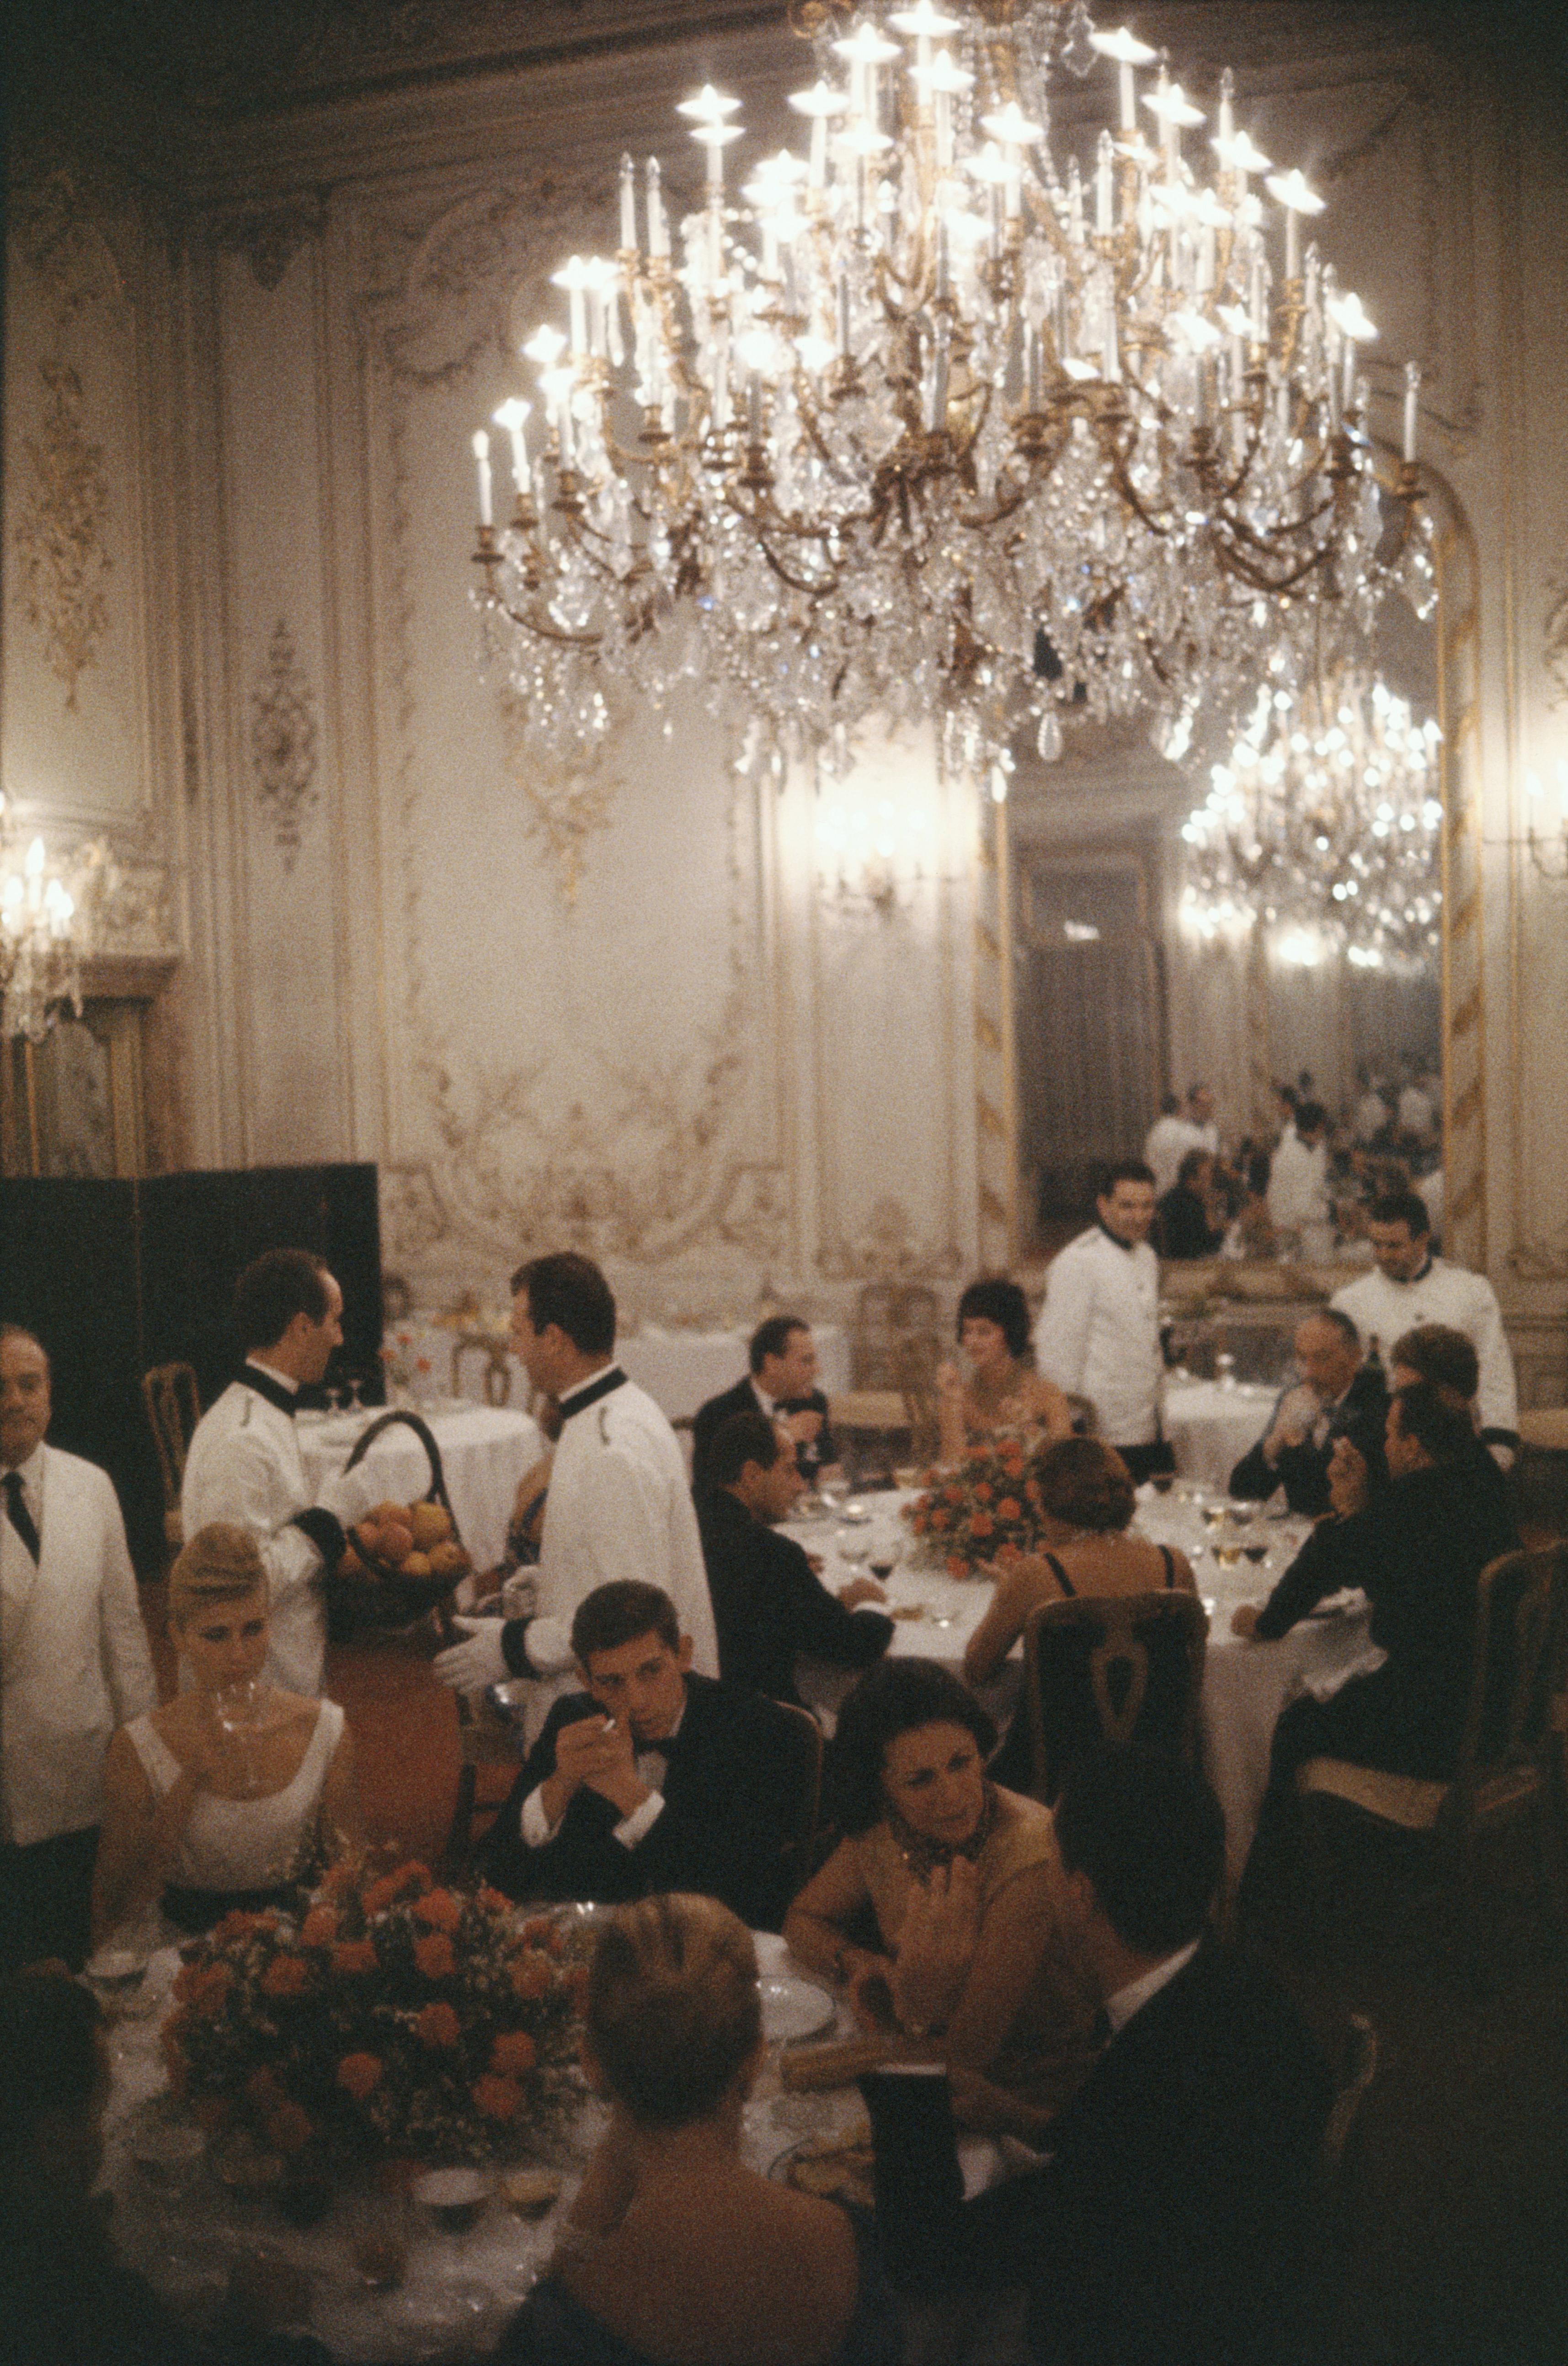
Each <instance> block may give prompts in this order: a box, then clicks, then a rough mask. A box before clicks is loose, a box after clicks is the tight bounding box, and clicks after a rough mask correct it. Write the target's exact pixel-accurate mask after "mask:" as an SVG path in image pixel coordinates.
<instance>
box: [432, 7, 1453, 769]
mask: <svg viewBox="0 0 1568 2366" xmlns="http://www.w3.org/2000/svg"><path fill="white" fill-rule="evenodd" d="M791 15H792V17H794V18H795V20H796V24H797V29H798V30H807V31H811V32H812V35H813V38H814V39H815V44H816V63H817V76H816V79H815V81H814V82H813V83H812V84H811V86H810V87H809V88H808V89H805V90H802V91H800V92H798V93H796V94H795V96H793V98H792V99H791V100H790V105H791V107H793V108H794V109H795V111H796V113H797V114H798V115H799V117H800V118H801V121H802V130H803V131H804V134H805V140H804V152H802V153H795V152H792V151H784V152H780V153H778V154H777V155H774V156H769V157H764V158H761V159H758V160H757V161H756V162H755V163H752V164H751V165H750V166H749V167H748V168H747V170H746V171H745V173H744V174H742V175H740V176H739V186H738V188H736V187H735V186H732V181H733V179H734V175H732V176H731V178H730V179H727V178H726V153H725V152H726V150H727V149H728V148H729V147H730V146H731V144H732V143H733V142H734V141H736V140H738V139H739V138H740V137H741V126H740V124H739V122H738V121H737V120H736V119H735V118H736V115H737V111H738V108H739V105H740V102H739V101H738V100H737V99H734V98H730V97H726V96H723V95H722V94H721V93H720V92H718V91H716V90H714V89H712V88H711V87H707V88H704V89H703V90H702V91H700V93H699V94H698V95H697V96H695V97H694V98H691V99H689V100H688V101H687V102H686V103H685V105H684V106H683V107H682V108H681V113H682V114H683V115H684V117H685V118H686V120H687V126H688V128H689V133H690V137H691V138H692V140H694V141H696V142H697V143H698V144H699V146H700V148H701V149H702V151H703V152H704V154H705V158H706V174H705V185H704V194H703V196H702V197H701V199H700V202H698V203H696V204H694V205H692V206H691V207H690V208H689V209H688V210H684V211H682V212H680V214H679V218H678V220H674V221H673V222H672V220H671V216H670V212H669V211H668V209H667V208H666V185H665V182H664V179H663V176H662V175H661V172H660V168H659V165H658V163H656V162H655V161H650V162H649V163H648V165H647V167H646V172H645V175H644V176H642V177H641V179H640V178H639V175H637V173H636V171H635V170H634V167H633V163H632V160H631V158H630V157H627V158H623V159H622V173H621V199H620V232H619V243H618V247H617V250H616V252H615V254H613V255H590V256H581V255H573V256H571V257H570V258H569V259H568V260H566V262H565V263H564V265H563V266H562V268H561V269H560V270H559V271H557V272H556V273H555V275H554V284H555V285H556V286H557V287H559V288H560V289H561V290H562V291H563V295H564V298H565V315H564V317H565V320H566V329H565V331H564V332H563V330H561V329H558V328H555V327H553V326H545V327H543V328H541V329H540V331H539V332H538V334H537V335H536V336H535V337H533V338H532V340H531V341H530V342H529V343H528V344H526V345H525V346H524V347H523V353H524V355H525V356H526V357H527V358H528V359H529V360H530V361H531V362H532V363H533V364H534V365H535V366H536V377H537V384H536V389H535V395H536V400H523V399H521V398H514V399H512V400H509V401H507V402H505V403H504V404H503V405H502V406H501V408H500V409H499V410H498V411H497V412H496V414H495V423H497V424H498V426H499V427H501V428H502V429H503V430H504V432H505V434H506V436H507V438H508V442H509V445H510V459H511V474H512V480H513V487H514V499H513V503H512V507H511V511H510V516H509V517H507V518H506V519H505V520H504V521H503V522H501V523H498V522H497V519H496V513H495V509H494V502H493V489H492V481H491V464H490V456H489V438H488V435H487V434H486V433H485V432H484V431H481V432H480V433H479V434H476V436H475V437H474V450H475V455H476V460H477V464H478V482H479V528H478V544H477V548H476V554H475V555H476V560H477V562H478V565H479V568H480V570H481V577H480V584H479V587H478V589H477V591H476V599H477V603H478V605H479V609H480V612H481V615H482V617H483V621H484V628H485V636H486V641H487V656H488V657H489V658H490V659H493V660H495V661H498V662H499V664H500V665H502V666H503V667H504V669H505V670H506V673H507V675H508V677H509V679H510V686H511V688H512V690H513V692H514V693H515V695H516V696H517V698H518V700H519V703H520V705H521V708H522V710H523V712H524V713H525V715H526V718H527V724H526V728H527V731H528V732H529V734H530V735H531V736H532V739H533V741H534V743H535V745H536V747H537V748H538V749H539V750H540V752H541V753H543V754H555V755H559V754H562V753H565V752H566V751H568V750H573V749H579V748H580V746H581V744H582V742H583V740H584V739H585V738H593V737H594V736H595V735H596V734H598V733H599V732H601V731H603V730H604V729H606V728H607V727H608V724H609V720H610V708H609V704H608V702H607V699H606V696H605V689H606V687H607V685H608V684H609V683H610V682H628V683H630V684H631V685H633V686H634V687H635V688H636V689H638V690H639V691H640V692H641V693H644V694H645V695H646V696H647V697H649V698H650V699H651V700H652V701H653V702H654V703H655V704H662V703H663V702H664V701H666V699H667V698H668V697H669V696H670V695H671V693H673V692H674V690H675V689H676V688H677V686H678V684H679V683H680V682H682V681H685V680H694V681H698V682H701V683H702V684H703V685H704V687H705V689H706V691H707V693H708V695H709V697H710V700H711V703H712V704H714V705H715V706H716V707H717V706H719V705H721V704H722V703H723V702H724V700H725V698H726V696H727V695H733V696H734V699H735V701H736V703H737V705H738V706H739V708H740V709H741V710H742V711H744V713H745V715H747V716H748V717H749V718H751V719H753V720H756V721H758V722H760V723H761V724H762V725H763V726H764V727H766V728H767V731H768V732H769V734H770V735H771V737H772V738H773V741H774V744H775V745H776V746H778V747H779V748H781V749H784V750H785V751H786V752H788V753H790V754H793V755H806V754H809V753H811V752H812V751H815V750H820V749H823V748H825V747H828V746H830V745H836V746H837V748H838V749H839V750H840V751H842V750H843V749H844V748H845V746H846V742H847V738H848V735H849V734H851V733H853V732H854V731H855V729H856V728H857V727H858V726H859V725H860V724H862V723H863V722H865V721H867V720H868V718H872V717H876V718H878V719H879V721H880V722H881V723H882V724H884V725H887V726H890V727H897V726H898V725H899V724H901V723H904V722H913V721H917V720H932V719H934V720H935V722H936V723H937V725H938V727H939V744H940V749H941V755H942V758H943V760H944V761H945V762H946V764H948V765H954V764H962V765H964V766H966V767H968V768H969V771H970V772H974V773H979V772H980V771H981V770H982V769H983V768H987V767H989V766H991V765H992V764H994V763H995V762H997V761H998V760H1006V759H1007V758H1008V756H1009V753H1010V751H1011V749H1012V747H1013V746H1014V744H1015V742H1016V739H1017V737H1018V734H1019V733H1020V731H1021V730H1022V729H1023V728H1024V727H1026V726H1027V727H1032V728H1033V731H1034V733H1035V736H1036V744H1037V746H1038V749H1039V751H1040V753H1041V754H1042V755H1043V756H1046V757H1047V758H1049V757H1053V756H1055V755H1056V754H1058V753H1059V750H1060V745H1061V731H1060V721H1059V716H1060V713H1061V712H1062V711H1063V710H1064V709H1065V708H1066V707H1067V706H1068V705H1072V706H1073V707H1074V708H1075V710H1076V711H1077V712H1079V713H1083V712H1085V711H1087V712H1088V714H1089V715H1091V716H1092V717H1093V718H1095V719H1097V720H1105V719H1108V718H1109V717H1111V716H1113V715H1124V714H1130V713H1132V712H1135V711H1141V712H1146V713H1148V714H1149V715H1151V717H1152V718H1153V720H1154V721H1155V723H1156V725H1157V726H1158V727H1160V730H1161V733H1162V736H1163V738H1164V743H1165V744H1166V746H1167V749H1168V751H1172V752H1174V751H1178V750H1180V749H1182V748H1183V747H1184V746H1185V744H1186V742H1187V739H1188V738H1190V736H1191V733H1192V729H1193V719H1194V717H1195V716H1196V715H1197V714H1198V713H1199V711H1200V709H1201V708H1214V707H1216V706H1217V707H1218V709H1219V710H1220V711H1224V710H1225V709H1226V708H1228V711H1230V712H1232V713H1234V712H1235V711H1237V708H1238V705H1240V704H1244V703H1245V698H1246V695H1247V694H1248V693H1249V691H1250V689H1251V687H1252V686H1253V685H1254V684H1255V682H1256V679H1257V676H1256V668H1255V664H1254V662H1253V653H1254V652H1255V651H1256V648H1257V647H1258V644H1259V640H1260V636H1266V637H1267V639H1268V642H1269V645H1270V646H1271V647H1285V648H1295V649H1296V650H1297V651H1298V652H1300V655H1301V663H1300V671H1301V672H1302V674H1303V676H1304V677H1305V672H1306V671H1307V670H1309V659H1308V656H1307V652H1308V651H1309V650H1310V651H1321V650H1322V649H1324V648H1330V649H1332V648H1337V647H1338V646H1339V645H1340V643H1341V641H1342V640H1344V638H1345V637H1346V636H1347V634H1349V633H1354V634H1357V635H1360V634H1362V633H1364V632H1365V630H1366V628H1367V625H1368V623H1369V621H1370V616H1371V612H1372V608H1373V606H1374V605H1375V603H1376V602H1377V600H1378V598H1379V597H1380V596H1381V594H1382V592H1383V590H1384V589H1385V588H1386V586H1387V584H1388V583H1389V581H1390V580H1393V579H1394V578H1397V579H1398V580H1401V581H1402V582H1404V583H1405V584H1406V588H1408V589H1409V590H1410V591H1412V595H1413V596H1414V597H1415V598H1416V600H1417V604H1422V603H1424V602H1425V601H1426V600H1427V598H1428V596H1429V592H1428V587H1429V579H1430V568H1429V562H1428V548H1427V544H1428V530H1427V525H1426V522H1425V519H1424V516H1423V514H1422V513H1421V512H1420V511H1419V509H1418V507H1417V494H1418V473H1417V468H1416V465H1415V434H1416V405H1417V383H1418V380H1417V373H1416V372H1415V370H1414V368H1413V367H1412V368H1411V369H1409V370H1408V371H1407V373H1406V380H1407V385H1406V411H1405V442H1404V455H1405V456H1404V465H1403V467H1402V468H1400V469H1399V470H1398V473H1397V476H1396V478H1395V480H1394V484H1393V487H1392V489H1391V490H1390V491H1389V493H1388V494H1387V495H1386V496H1385V494H1384V492H1383V490H1381V489H1380V486H1379V482H1378V478H1377V473H1376V469H1375V468H1374V465H1373V453H1372V445H1371V442H1370V439H1369V435H1368V431H1367V412H1368V396H1367V387H1366V382H1365V380H1364V378H1362V377H1361V375H1360V374H1359V368H1358V361H1359V355H1360V349H1361V345H1362V344H1364V343H1365V342H1366V341H1367V340H1368V339H1370V338H1372V337H1373V336H1374V335H1375V334H1376V332H1375V330H1374V328H1373V325H1372V321H1370V320H1369V319H1368V318H1367V316H1366V313H1365V311H1364V310H1363V309H1362V307H1361V303H1360V301H1359V299H1357V298H1356V297H1355V296H1354V295H1352V294H1350V293H1349V292H1348V291H1345V290H1341V289H1340V288H1339V287H1338V286H1337V284H1336V281H1335V276H1334V273H1333V270H1332V267H1331V266H1329V265H1326V264H1324V263H1322V262H1321V261H1320V259H1319V256H1318V254H1317V250H1316V246H1314V245H1311V244H1308V243H1305V239H1304V231H1305V226H1306V225H1307V224H1309V223H1310V221H1311V220H1312V218H1313V217H1314V216H1315V215H1316V213H1317V212H1319V211H1320V210H1321V209H1322V200H1321V199H1320V198H1319V197H1316V195H1315V194H1314V193H1313V191H1312V190H1311V189H1310V188H1309V187H1308V186H1307V185H1306V183H1305V181H1304V180H1303V178H1302V175H1301V174H1300V173H1299V172H1298V171H1289V172H1276V171H1275V170H1274V169H1273V167H1272V165H1271V162H1270V160H1269V159H1268V158H1267V157H1266V156H1264V155H1263V154H1262V153H1261V152H1260V150H1259V149H1258V148H1257V147H1256V146H1255V145H1254V143H1253V141H1251V139H1250V138H1249V135H1248V133H1247V131H1246V130H1245V129H1242V128H1239V127H1238V124H1237V121H1236V111H1235V105H1234V99H1233V93H1232V86H1231V81H1230V77H1229V75H1228V74H1226V76H1225V77H1224V78H1223V80H1222V82H1221V84H1220V91H1219V100H1218V111H1217V117H1216V118H1215V122H1214V124H1213V126H1212V132H1213V136H1212V138H1209V137H1205V138H1204V140H1203V141H1201V142H1200V141H1199V138H1198V134H1199V131H1200V127H1203V126H1204V123H1205V120H1206V118H1204V115H1203V113H1202V112H1201V111H1200V110H1199V109H1198V108H1197V107H1194V106H1193V105H1192V103H1191V102H1190V100H1189V98H1188V96H1187V95H1186V93H1185V92H1184V91H1183V90H1182V86H1181V84H1179V83H1177V82H1175V81H1173V80H1171V78H1170V75H1169V73H1168V72H1167V70H1166V68H1165V66H1164V65H1163V64H1162V63H1161V64H1159V67H1158V71H1157V72H1155V73H1150V72H1149V71H1148V69H1149V68H1150V67H1151V66H1153V65H1154V64H1155V53H1154V51H1151V50H1149V49H1148V48H1147V47H1145V46H1144V44H1142V43H1141V42H1139V41H1137V40H1136V39H1134V38H1133V36H1132V35H1131V34H1130V33H1128V32H1126V31H1123V32H1116V33H1110V34H1104V33H1094V32H1092V31H1091V28H1090V25H1089V21H1088V17H1087V16H1086V14H1085V13H1084V7H1083V0H1074V5H1073V6H1072V9H1071V12H1070V14H1069V13H1068V12H1067V11H1066V10H1064V9H1062V8H1060V7H1058V6H1056V5H1054V0H951V13H944V12H943V10H942V9H941V8H940V7H938V6H935V5H934V0H914V5H913V6H890V5H889V0H868V5H866V6H861V7H859V8H857V10H855V11H854V12H853V14H851V13H850V11H849V10H848V9H847V8H846V7H843V6H840V5H838V0H832V5H831V6H830V5H829V0H793V5H792V7H791ZM1058 61H1059V62H1061V63H1062V64H1064V65H1065V66H1067V67H1068V68H1069V69H1070V71H1072V72H1073V73H1078V74H1083V73H1087V72H1088V71H1089V70H1091V69H1092V68H1093V67H1095V66H1096V65H1103V66H1104V67H1106V68H1107V69H1109V70H1111V71H1112V73H1114V84H1115V87H1116V92H1117V97H1118V109H1117V123H1116V129H1115V130H1114V132H1113V131H1112V130H1109V129H1106V130H1102V131H1101V133H1100V134H1099V137H1098V139H1097V141H1096V142H1095V144H1094V150H1093V156H1092V163H1090V166H1089V170H1088V172H1087V173H1086V174H1085V173H1082V172H1081V169H1080V165H1079V163H1078V160H1077V159H1076V158H1070V159H1069V161H1068V162H1067V163H1066V165H1065V168H1063V167H1059V166H1058V162H1057V159H1056V157H1055V156H1054V154H1053V152H1052V146H1051V142H1050V139H1049V137H1048V122H1049V111H1048V106H1047V73H1048V69H1049V68H1050V67H1051V66H1052V64H1053V63H1054V62H1058ZM1140 76H1141V80H1142V84H1143V87H1142V88H1141V91H1140V88H1139V81H1140ZM1211 157H1212V163H1211V161H1210V159H1211ZM1211 174H1212V177H1210V175H1211ZM1172 734H1173V735H1174V738H1172Z"/></svg>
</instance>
